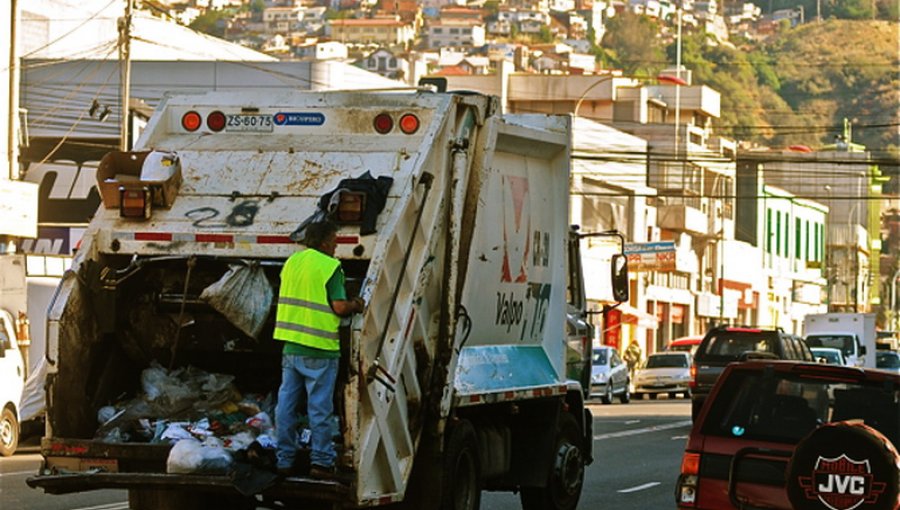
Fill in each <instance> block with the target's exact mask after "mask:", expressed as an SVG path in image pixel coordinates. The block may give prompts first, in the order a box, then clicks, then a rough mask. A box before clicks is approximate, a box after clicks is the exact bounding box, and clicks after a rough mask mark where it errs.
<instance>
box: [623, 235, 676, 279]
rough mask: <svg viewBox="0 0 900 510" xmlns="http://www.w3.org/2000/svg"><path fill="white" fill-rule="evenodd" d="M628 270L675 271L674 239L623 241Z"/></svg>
mask: <svg viewBox="0 0 900 510" xmlns="http://www.w3.org/2000/svg"><path fill="white" fill-rule="evenodd" d="M625 255H627V256H628V271H629V272H633V271H675V241H658V242H653V243H625Z"/></svg>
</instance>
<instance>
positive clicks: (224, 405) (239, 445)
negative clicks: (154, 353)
mask: <svg viewBox="0 0 900 510" xmlns="http://www.w3.org/2000/svg"><path fill="white" fill-rule="evenodd" d="M233 381H234V377H233V376H230V375H223V374H214V373H209V372H205V371H203V370H200V369H198V368H195V367H190V366H189V367H184V368H178V369H175V370H171V371H170V370H167V369H165V368H164V367H162V366H160V365H159V364H158V363H153V364H152V365H151V366H150V367H149V368H147V369H145V370H144V371H143V372H142V373H141V387H142V390H143V391H142V393H141V394H140V395H138V396H137V397H135V398H133V399H131V400H127V401H123V402H121V403H118V404H116V405H114V406H106V407H103V408H101V409H100V410H99V411H98V413H97V419H98V422H99V424H100V426H99V428H98V429H97V432H96V434H95V439H97V440H100V441H105V442H111V443H121V442H140V443H151V444H173V445H174V446H173V447H172V449H171V450H170V452H169V457H168V460H167V463H166V467H167V472H169V473H206V474H226V473H228V472H229V470H230V469H231V467H232V465H233V462H234V458H235V456H236V454H237V456H240V454H241V453H246V451H248V449H252V450H254V451H257V452H260V451H263V452H265V451H268V452H270V453H271V457H272V458H273V459H274V449H275V446H276V436H275V430H274V424H273V421H272V416H274V407H275V403H274V398H273V396H272V394H271V393H270V394H268V395H253V394H248V395H242V394H241V393H240V392H239V391H238V390H237V388H236V387H235V386H234V384H233ZM251 447H252V448H251Z"/></svg>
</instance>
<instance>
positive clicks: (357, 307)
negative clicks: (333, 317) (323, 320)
mask: <svg viewBox="0 0 900 510" xmlns="http://www.w3.org/2000/svg"><path fill="white" fill-rule="evenodd" d="M331 309H332V310H334V313H335V314H337V315H340V316H341V317H347V316H349V315H353V314H354V313H360V312H362V311H363V309H365V303H364V301H363V300H362V299H360V298H358V297H355V298H353V299H346V300H345V299H338V300H336V301H332V302H331Z"/></svg>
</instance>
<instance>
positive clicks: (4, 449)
mask: <svg viewBox="0 0 900 510" xmlns="http://www.w3.org/2000/svg"><path fill="white" fill-rule="evenodd" d="M18 445H19V420H17V419H16V415H15V413H13V412H12V410H11V409H4V410H3V412H2V413H0V457H9V456H10V455H12V454H13V453H15V452H16V447H17V446H18Z"/></svg>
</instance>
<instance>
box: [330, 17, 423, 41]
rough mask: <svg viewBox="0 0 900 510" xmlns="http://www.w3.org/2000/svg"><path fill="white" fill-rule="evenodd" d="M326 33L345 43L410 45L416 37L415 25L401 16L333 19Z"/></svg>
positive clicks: (333, 38)
mask: <svg viewBox="0 0 900 510" xmlns="http://www.w3.org/2000/svg"><path fill="white" fill-rule="evenodd" d="M326 33H327V34H328V36H329V37H330V38H331V39H332V40H334V41H339V42H342V43H344V44H379V45H383V46H408V45H409V44H411V43H412V42H413V41H414V40H415V38H416V30H415V25H414V24H413V23H408V22H404V21H401V20H400V19H399V17H397V16H393V17H390V18H374V19H333V20H329V21H328V23H327V25H326Z"/></svg>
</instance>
